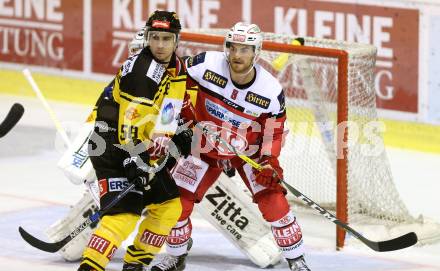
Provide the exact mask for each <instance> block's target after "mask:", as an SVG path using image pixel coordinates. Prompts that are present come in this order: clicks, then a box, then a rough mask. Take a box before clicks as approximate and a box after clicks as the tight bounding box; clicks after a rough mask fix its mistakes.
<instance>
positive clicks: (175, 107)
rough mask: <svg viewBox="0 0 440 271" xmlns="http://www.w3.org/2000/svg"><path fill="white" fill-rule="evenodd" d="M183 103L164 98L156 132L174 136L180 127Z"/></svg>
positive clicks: (178, 100)
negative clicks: (179, 118) (178, 126)
mask: <svg viewBox="0 0 440 271" xmlns="http://www.w3.org/2000/svg"><path fill="white" fill-rule="evenodd" d="M182 104H183V101H182V100H180V99H173V98H168V97H166V98H164V99H163V102H162V105H161V109H160V113H159V115H158V119H157V121H156V127H155V131H156V133H162V134H174V133H175V132H176V129H177V125H178V121H177V119H178V117H179V113H180V111H181V109H182Z"/></svg>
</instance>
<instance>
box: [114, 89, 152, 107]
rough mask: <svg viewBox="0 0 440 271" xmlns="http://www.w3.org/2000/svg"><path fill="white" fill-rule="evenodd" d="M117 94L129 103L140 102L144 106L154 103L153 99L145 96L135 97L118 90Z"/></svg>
mask: <svg viewBox="0 0 440 271" xmlns="http://www.w3.org/2000/svg"><path fill="white" fill-rule="evenodd" d="M119 96H120V97H121V98H122V99H124V100H126V101H128V102H130V103H137V104H141V105H145V106H153V105H154V101H152V100H150V99H147V98H141V97H135V96H132V95H130V94H128V93H125V92H119Z"/></svg>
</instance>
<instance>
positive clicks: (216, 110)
mask: <svg viewBox="0 0 440 271" xmlns="http://www.w3.org/2000/svg"><path fill="white" fill-rule="evenodd" d="M205 108H206V111H207V112H208V113H209V114H210V115H211V116H213V117H215V118H216V119H219V120H222V121H226V122H228V123H230V124H232V126H234V127H237V128H238V127H240V125H241V124H242V123H245V124H247V125H248V124H250V123H251V120H249V119H247V118H243V117H241V116H239V115H236V114H234V113H232V112H231V111H229V110H228V109H226V108H224V107H223V106H220V105H218V104H216V103H214V102H212V101H210V100H208V99H206V100H205Z"/></svg>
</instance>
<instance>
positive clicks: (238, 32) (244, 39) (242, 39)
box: [224, 22, 263, 63]
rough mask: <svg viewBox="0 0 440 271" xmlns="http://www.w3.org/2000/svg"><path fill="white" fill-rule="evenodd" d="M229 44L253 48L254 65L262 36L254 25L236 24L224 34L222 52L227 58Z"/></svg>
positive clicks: (261, 43)
mask: <svg viewBox="0 0 440 271" xmlns="http://www.w3.org/2000/svg"><path fill="white" fill-rule="evenodd" d="M231 43H239V44H244V45H252V46H254V48H255V49H254V52H255V57H254V62H253V63H255V62H256V61H257V58H258V56H259V54H260V52H261V47H262V45H263V34H262V33H261V30H260V28H259V27H258V25H256V24H248V23H244V22H238V23H236V24H235V25H234V26H233V27H232V28H231V29H230V30H229V31H228V33H227V34H226V38H225V46H224V47H225V48H224V50H225V54H226V56H227V57H228V52H227V51H228V50H227V49H228V48H229V46H230V44H231Z"/></svg>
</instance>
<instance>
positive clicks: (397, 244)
mask: <svg viewBox="0 0 440 271" xmlns="http://www.w3.org/2000/svg"><path fill="white" fill-rule="evenodd" d="M417 241H418V238H417V235H416V234H415V233H414V232H409V233H407V234H404V235H402V236H399V237H397V238H394V239H391V240H387V241H382V242H377V247H376V248H373V249H374V250H376V251H380V252H386V251H394V250H399V249H404V248H407V247H410V246H413V245H415V244H416V243H417Z"/></svg>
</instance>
